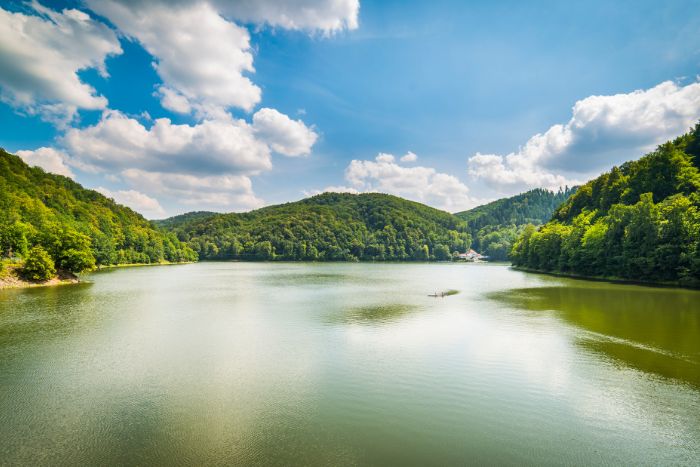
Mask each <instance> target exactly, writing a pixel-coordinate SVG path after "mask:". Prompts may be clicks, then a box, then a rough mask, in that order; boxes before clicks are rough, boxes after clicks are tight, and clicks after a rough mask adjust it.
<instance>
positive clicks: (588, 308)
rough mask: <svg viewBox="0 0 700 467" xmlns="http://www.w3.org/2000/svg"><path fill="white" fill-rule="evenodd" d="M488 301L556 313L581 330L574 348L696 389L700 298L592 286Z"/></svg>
mask: <svg viewBox="0 0 700 467" xmlns="http://www.w3.org/2000/svg"><path fill="white" fill-rule="evenodd" d="M488 298H490V299H493V300H497V301H500V302H502V303H506V304H508V305H509V306H511V307H513V308H516V309H519V310H527V311H534V312H543V311H555V312H556V316H557V317H558V318H560V319H561V320H563V321H565V322H566V323H568V324H571V325H574V326H576V327H577V328H579V329H581V330H583V331H585V332H584V333H582V334H581V335H580V336H578V342H577V343H578V344H579V345H580V346H581V347H583V348H585V349H587V350H589V351H592V352H595V353H597V354H599V355H603V356H605V357H607V358H612V359H613V360H614V361H616V362H618V363H622V364H624V365H626V366H629V367H632V368H635V369H637V370H641V371H643V372H646V373H650V374H655V375H659V376H662V377H665V378H673V379H675V380H679V381H683V382H685V383H690V384H692V385H694V386H700V293H698V292H696V291H685V290H676V289H654V288H646V287H635V286H624V285H622V286H618V285H597V284H596V285H591V286H576V285H574V286H572V285H571V284H567V285H566V286H557V287H540V288H522V289H513V290H509V291H505V292H496V293H492V294H489V295H488Z"/></svg>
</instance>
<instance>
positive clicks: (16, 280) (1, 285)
mask: <svg viewBox="0 0 700 467" xmlns="http://www.w3.org/2000/svg"><path fill="white" fill-rule="evenodd" d="M78 283H80V279H79V278H78V276H76V275H75V274H71V273H69V272H65V271H59V273H58V274H57V275H56V277H53V278H51V279H49V280H47V281H30V280H26V279H23V278H22V277H20V275H19V274H18V271H17V268H9V270H5V271H3V272H2V275H1V276H0V290H3V289H24V288H32V287H53V286H57V285H69V284H78Z"/></svg>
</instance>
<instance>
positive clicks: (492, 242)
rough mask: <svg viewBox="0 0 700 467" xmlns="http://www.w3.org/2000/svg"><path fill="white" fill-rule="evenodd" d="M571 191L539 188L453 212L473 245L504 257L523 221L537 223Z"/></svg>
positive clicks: (542, 221) (547, 216)
mask: <svg viewBox="0 0 700 467" xmlns="http://www.w3.org/2000/svg"><path fill="white" fill-rule="evenodd" d="M574 191H575V188H568V187H566V188H564V189H560V190H559V191H556V192H555V191H549V190H545V189H542V188H537V189H534V190H530V191H528V192H526V193H521V194H519V195H516V196H513V197H510V198H502V199H499V200H496V201H493V202H491V203H488V204H484V205H483V206H478V207H476V208H474V209H470V210H468V211H463V212H459V213H457V214H455V215H456V216H458V217H460V218H461V219H464V220H465V221H466V222H467V228H468V229H469V233H470V235H471V236H472V239H473V248H474V249H476V250H477V251H480V252H481V253H483V254H485V255H487V256H489V258H491V259H494V260H506V259H507V258H508V254H509V253H510V250H511V247H512V244H513V242H514V241H515V239H516V238H517V237H518V235H519V234H520V233H521V232H522V230H523V228H524V227H525V225H527V224H534V225H540V224H544V223H545V222H547V221H548V220H550V219H551V218H552V214H553V213H554V210H555V209H556V208H557V207H559V205H560V204H562V203H563V202H564V201H566V200H567V199H568V198H569V196H571V194H572V193H573V192H574Z"/></svg>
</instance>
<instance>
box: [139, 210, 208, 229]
mask: <svg viewBox="0 0 700 467" xmlns="http://www.w3.org/2000/svg"><path fill="white" fill-rule="evenodd" d="M216 215H217V213H215V212H211V211H191V212H186V213H185V214H179V215H177V216H173V217H168V218H167V219H159V220H154V221H152V222H153V223H154V224H155V225H157V226H158V227H162V228H164V229H167V230H172V229H175V228H178V227H182V226H183V225H185V224H189V223H192V222H197V221H201V220H204V219H209V218H211V217H214V216H216Z"/></svg>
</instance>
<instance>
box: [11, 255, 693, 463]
mask: <svg viewBox="0 0 700 467" xmlns="http://www.w3.org/2000/svg"><path fill="white" fill-rule="evenodd" d="M89 280H90V281H91V283H85V284H80V285H78V286H66V287H54V288H43V289H30V290H6V291H0V463H6V464H31V465H41V464H47V465H48V464H51V465H55V464H64V465H68V464H72V465H75V464H107V463H110V464H111V463H120V464H142V465H143V464H146V465H148V464H166V465H177V464H231V463H236V464H260V465H290V464H307V465H308V464H313V465H329V464H334V465H353V464H387V463H393V464H397V463H400V464H407V465H408V464H412V465H425V464H446V463H462V464H463V463H465V462H470V463H478V462H487V463H501V464H522V463H527V464H539V465H542V464H562V463H567V464H610V463H616V464H617V463H624V464H631V465H650V464H651V465H658V464H676V465H677V464H681V465H698V464H700V293H699V292H695V291H684V290H677V289H655V288H648V287H639V286H627V285H614V284H606V283H598V282H587V281H580V280H569V279H561V278H555V277H549V276H540V275H532V274H527V273H523V272H518V271H513V270H511V269H509V268H508V267H507V266H505V265H497V264H292V263H287V264H284V263H198V264H191V265H181V266H164V267H148V268H128V269H116V270H110V271H106V272H100V273H96V274H93V275H91V276H90V277H89ZM450 289H454V290H458V291H459V293H458V294H456V295H451V296H449V297H444V298H432V297H428V294H431V293H434V292H436V291H438V292H439V291H442V290H450Z"/></svg>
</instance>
